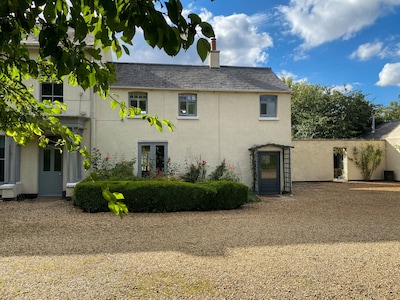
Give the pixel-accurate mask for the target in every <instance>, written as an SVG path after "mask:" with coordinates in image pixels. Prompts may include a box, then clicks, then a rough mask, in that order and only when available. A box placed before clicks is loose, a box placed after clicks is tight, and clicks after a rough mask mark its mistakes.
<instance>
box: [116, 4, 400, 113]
mask: <svg viewBox="0 0 400 300" xmlns="http://www.w3.org/2000/svg"><path fill="white" fill-rule="evenodd" d="M181 2H182V5H183V7H184V14H189V13H197V14H198V15H200V17H201V18H202V19H203V21H206V22H209V23H210V24H211V25H212V26H213V28H214V32H215V35H216V39H217V50H220V62H221V65H226V66H252V67H253V66H256V67H271V68H272V70H273V71H274V72H275V74H277V75H278V76H279V77H282V76H284V77H292V78H293V80H295V81H305V82H309V83H313V84H321V85H324V86H330V87H333V88H338V89H343V88H344V87H346V88H347V89H348V90H360V91H361V92H362V93H363V94H366V95H367V99H368V100H370V101H371V102H373V103H375V104H383V105H385V106H387V105H389V103H390V102H391V101H397V100H400V98H399V95H400V0H286V1H285V0H246V1H243V0H214V1H211V0H196V1H193V0H182V1H181ZM133 43H134V45H133V46H132V47H131V48H130V55H129V56H127V55H124V56H123V57H122V58H121V59H120V61H124V62H142V63H166V64H190V65H203V64H204V65H206V64H207V60H206V61H205V62H202V61H201V59H200V58H199V56H198V55H197V53H196V49H195V47H192V48H190V49H189V50H188V51H186V52H185V51H183V50H182V51H181V52H180V53H179V54H178V55H177V56H175V57H169V56H167V55H166V54H164V53H163V51H160V50H158V49H153V48H151V47H150V46H148V45H147V44H146V42H145V41H144V40H143V36H142V35H141V33H140V32H139V33H137V34H136V36H135V38H134V40H133Z"/></svg>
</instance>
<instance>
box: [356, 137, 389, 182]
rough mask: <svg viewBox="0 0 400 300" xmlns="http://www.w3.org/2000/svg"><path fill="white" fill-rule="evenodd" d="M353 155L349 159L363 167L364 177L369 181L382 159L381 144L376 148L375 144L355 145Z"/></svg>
mask: <svg viewBox="0 0 400 300" xmlns="http://www.w3.org/2000/svg"><path fill="white" fill-rule="evenodd" d="M353 155H354V157H350V158H349V159H350V160H351V161H353V162H354V163H355V164H356V166H357V167H359V168H360V169H361V174H362V176H363V179H364V180H365V181H369V180H370V179H371V176H372V173H373V172H374V171H375V170H376V168H377V167H378V166H379V165H380V163H381V161H382V156H383V151H382V149H381V148H379V146H377V147H376V148H375V147H374V146H373V145H371V144H367V145H363V146H360V147H354V149H353Z"/></svg>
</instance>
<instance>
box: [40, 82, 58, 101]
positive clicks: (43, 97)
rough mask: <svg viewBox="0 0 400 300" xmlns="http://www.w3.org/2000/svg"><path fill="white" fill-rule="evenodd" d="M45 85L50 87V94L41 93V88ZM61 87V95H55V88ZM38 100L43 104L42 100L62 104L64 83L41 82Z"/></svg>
mask: <svg viewBox="0 0 400 300" xmlns="http://www.w3.org/2000/svg"><path fill="white" fill-rule="evenodd" d="M45 85H50V86H51V94H44V93H43V87H44V86H45ZM60 86H61V95H58V94H55V91H56V89H55V87H60ZM40 99H41V101H42V102H43V101H44V100H50V101H52V102H53V101H58V102H61V103H63V102H64V83H63V82H58V83H57V82H49V81H48V82H42V83H41V84H40Z"/></svg>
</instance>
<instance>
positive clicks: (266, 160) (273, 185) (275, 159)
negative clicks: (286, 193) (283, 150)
mask: <svg viewBox="0 0 400 300" xmlns="http://www.w3.org/2000/svg"><path fill="white" fill-rule="evenodd" d="M280 179H281V175H280V152H259V153H258V192H259V194H260V195H273V194H280V192H281V180H280Z"/></svg>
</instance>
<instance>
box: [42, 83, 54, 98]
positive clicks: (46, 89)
mask: <svg viewBox="0 0 400 300" xmlns="http://www.w3.org/2000/svg"><path fill="white" fill-rule="evenodd" d="M52 94H53V89H52V86H51V83H42V96H49V95H52Z"/></svg>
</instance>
